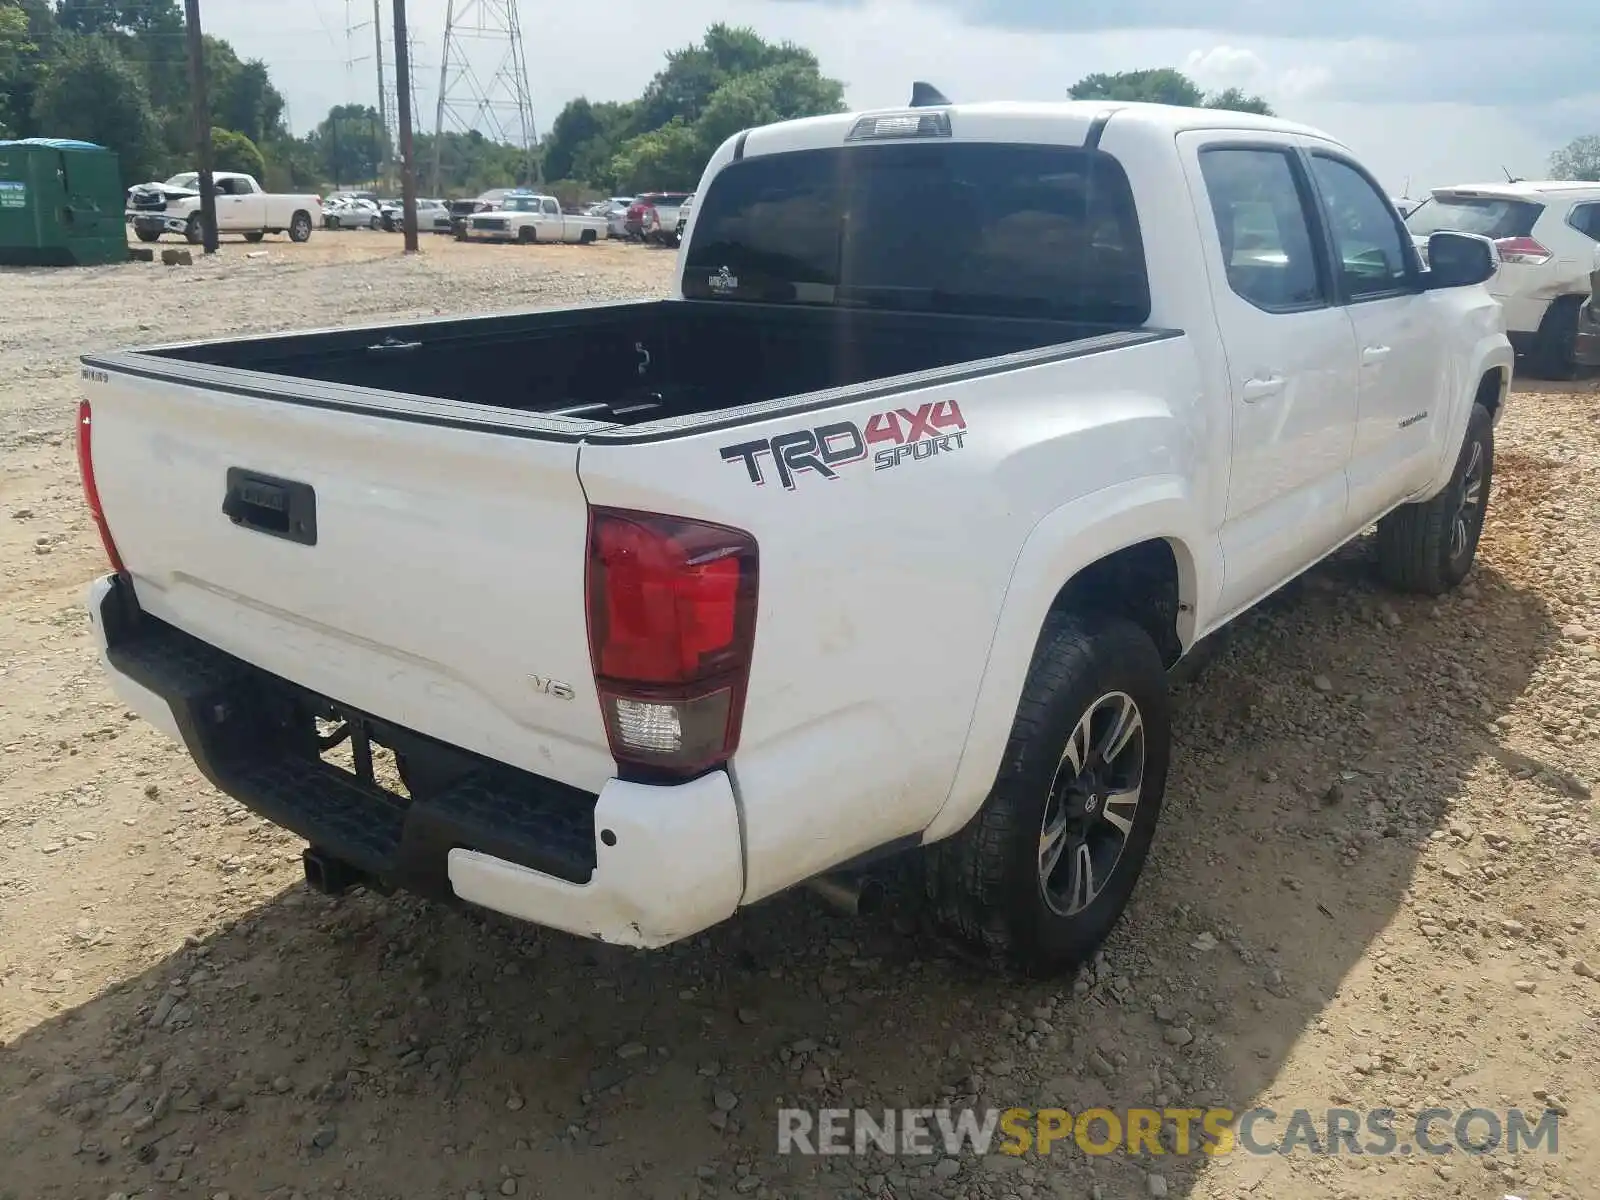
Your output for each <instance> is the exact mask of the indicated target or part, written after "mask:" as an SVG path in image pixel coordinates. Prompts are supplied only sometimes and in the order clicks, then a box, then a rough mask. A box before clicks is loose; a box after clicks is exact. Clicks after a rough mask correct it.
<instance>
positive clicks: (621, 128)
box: [543, 24, 844, 192]
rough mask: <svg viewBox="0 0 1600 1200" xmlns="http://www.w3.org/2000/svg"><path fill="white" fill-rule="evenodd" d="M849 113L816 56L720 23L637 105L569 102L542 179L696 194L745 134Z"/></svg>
mask: <svg viewBox="0 0 1600 1200" xmlns="http://www.w3.org/2000/svg"><path fill="white" fill-rule="evenodd" d="M843 106H844V85H843V84H841V83H840V82H839V81H838V80H836V79H830V78H828V77H827V76H825V75H823V74H822V68H821V64H820V63H818V61H817V56H816V55H814V54H812V53H811V51H809V50H807V49H805V48H804V47H801V46H796V45H794V44H793V43H790V42H781V43H774V42H768V41H766V40H764V39H763V38H761V37H760V36H759V35H758V34H756V33H755V32H754V31H753V30H750V29H745V28H739V27H735V26H730V25H725V24H717V25H713V26H711V28H710V29H708V30H706V33H705V36H704V37H703V38H702V39H701V40H700V41H699V42H698V43H697V44H695V45H693V46H686V47H683V48H681V49H678V50H673V51H670V52H669V53H668V54H667V63H666V66H665V67H663V68H662V69H661V70H660V71H658V72H657V73H656V75H655V77H654V78H653V79H652V80H651V81H650V83H649V85H648V86H647V87H646V88H645V90H644V94H643V95H641V96H640V97H639V98H638V99H637V100H635V101H632V102H629V103H626V104H596V103H593V102H591V101H589V100H587V99H579V100H574V101H572V102H571V103H570V104H568V105H567V107H566V108H564V109H563V110H562V111H561V113H560V115H558V116H557V117H556V119H555V121H554V122H553V123H552V125H551V128H550V134H549V136H548V137H547V138H546V139H545V141H544V145H543V152H544V163H545V173H546V175H547V176H548V177H549V178H553V179H566V178H571V179H574V180H577V181H581V182H584V183H588V184H590V185H592V186H593V187H595V188H597V189H602V190H604V191H608V192H610V191H621V190H631V189H637V188H641V187H643V188H651V187H662V188H688V187H693V186H694V185H695V183H696V181H698V179H699V177H700V174H701V172H702V171H703V170H704V169H705V164H706V160H707V159H708V158H710V156H711V154H712V153H713V152H714V151H715V150H716V148H717V147H718V146H719V145H721V144H722V142H723V141H724V140H726V139H727V138H728V137H730V136H732V135H733V134H735V133H737V132H739V131H740V130H741V129H748V128H750V127H751V126H753V125H761V124H766V123H768V122H771V121H782V120H788V119H791V118H794V117H808V116H815V115H817V114H819V113H827V112H837V111H839V110H840V109H841V108H842V107H843Z"/></svg>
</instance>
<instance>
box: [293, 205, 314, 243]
mask: <svg viewBox="0 0 1600 1200" xmlns="http://www.w3.org/2000/svg"><path fill="white" fill-rule="evenodd" d="M310 239H311V214H310V213H308V212H297V213H295V215H294V219H293V220H291V221H290V222H289V240H290V241H291V242H305V241H309V240H310Z"/></svg>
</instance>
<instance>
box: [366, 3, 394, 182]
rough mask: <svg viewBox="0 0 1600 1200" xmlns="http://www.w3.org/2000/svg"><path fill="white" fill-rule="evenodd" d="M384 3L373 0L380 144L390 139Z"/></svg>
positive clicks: (387, 179) (381, 156)
mask: <svg viewBox="0 0 1600 1200" xmlns="http://www.w3.org/2000/svg"><path fill="white" fill-rule="evenodd" d="M382 4H383V0H372V40H373V42H374V44H375V45H376V50H375V53H376V55H377V59H378V123H379V124H380V125H381V126H382V132H381V133H380V134H379V135H378V145H379V146H383V144H384V143H385V142H387V141H388V140H389V98H388V96H387V94H386V93H387V92H388V88H387V86H386V85H385V84H384V81H383V8H382ZM395 69H396V70H398V69H399V65H398V64H396V68H395ZM387 150H388V153H389V154H390V155H392V154H394V153H395V147H393V146H389V147H387ZM378 157H379V158H384V157H386V156H385V155H383V154H380V155H379V156H378ZM381 169H382V168H381V165H380V170H381ZM388 186H389V176H388V174H387V172H385V173H384V187H385V188H387V187H388Z"/></svg>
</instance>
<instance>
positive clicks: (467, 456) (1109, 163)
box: [79, 101, 1512, 971]
mask: <svg viewBox="0 0 1600 1200" xmlns="http://www.w3.org/2000/svg"><path fill="white" fill-rule="evenodd" d="M775 212H790V213H791V214H803V219H800V216H799V215H794V216H792V217H791V218H790V219H781V220H779V219H772V214H773V213H775ZM847 225H848V230H847V229H846V226H847ZM688 234H689V236H688V241H687V242H686V243H685V246H684V248H683V250H682V252H681V253H680V255H679V264H678V277H677V283H678V295H677V297H676V298H673V299H668V300H654V301H639V302H632V303H619V304H601V305H592V306H580V307H574V308H565V309H556V310H541V311H531V312H524V313H516V314H510V315H504V316H486V317H471V318H452V319H441V320H434V321H419V322H415V323H410V324H403V325H397V324H393V323H386V324H384V325H382V326H374V327H370V328H356V329H345V330H337V331H331V332H321V333H305V334H287V335H273V336H266V337H256V338H247V339H240V340H234V341H225V342H206V343H197V344H189V345H180V346H171V347H165V348H156V349H150V350H143V351H138V352H125V353H114V354H102V355H90V356H87V357H86V358H85V359H84V360H83V374H84V379H85V390H86V396H87V398H86V399H85V400H84V402H83V405H82V409H81V412H80V420H79V438H80V461H81V463H82V465H83V471H84V482H85V490H86V493H87V496H88V503H89V506H90V509H91V511H92V513H93V515H94V519H95V521H96V522H97V523H98V525H99V527H100V530H101V534H102V537H103V539H104V543H105V548H106V552H107V554H108V556H109V558H110V561H111V565H112V568H113V573H111V574H109V575H107V576H105V577H104V578H102V579H100V580H98V581H96V582H95V583H94V584H93V585H92V587H91V589H90V592H89V597H88V606H89V611H90V615H91V617H92V620H93V622H94V627H95V630H96V632H97V637H98V639H99V644H100V646H101V647H102V650H103V654H104V658H105V662H106V664H107V667H108V669H109V671H110V677H111V680H112V683H113V685H114V686H115V688H116V690H117V692H118V694H119V696H120V697H121V698H122V699H123V700H124V702H125V703H126V704H127V705H128V706H129V707H130V708H132V709H134V710H136V711H138V712H139V713H141V714H143V715H144V716H145V717H146V718H147V719H148V720H150V721H151V722H153V723H154V724H156V725H157V726H159V727H160V728H161V729H164V730H165V731H167V732H168V733H169V734H171V735H172V736H173V737H175V738H178V739H180V740H181V741H183V742H184V744H185V745H186V746H187V747H188V749H189V751H190V753H191V754H192V755H193V756H194V759H195V761H196V762H197V764H198V765H199V768H200V769H201V771H202V772H203V773H204V774H205V775H206V776H207V778H209V779H210V780H212V781H213V782H214V783H215V784H216V785H217V786H218V787H219V788H220V789H221V790H223V791H224V792H226V793H228V794H230V795H232V796H235V797H237V798H238V799H239V800H240V801H241V802H242V803H244V804H245V805H247V806H249V807H250V808H252V809H254V810H255V811H256V812H258V813H261V814H263V815H264V816H266V817H267V818H269V819H271V820H273V821H275V822H277V823H279V824H281V825H283V826H285V827H287V828H289V829H292V830H294V831H295V832H297V833H299V834H300V835H302V836H303V837H305V838H306V839H307V841H308V842H309V843H310V848H309V849H308V850H307V852H306V858H305V861H306V873H307V878H308V880H309V881H310V882H311V883H312V884H313V885H315V886H318V887H321V888H324V889H326V890H329V891H338V890H341V889H343V888H346V887H349V886H352V885H357V884H362V883H381V884H382V885H385V886H399V887H405V888H410V889H414V890H416V891H419V892H421V893H424V894H427V895H433V896H438V897H443V898H456V899H460V900H465V901H468V902H471V903H475V904H480V905H484V906H487V907H489V908H491V909H496V910H499V911H501V912H504V913H509V914H511V915H513V916H516V917H520V918H523V919H525V920H528V921H533V922H538V923H541V924H544V925H549V926H554V927H556V928H560V929H564V930H568V931H571V932H573V933H577V934H582V935H586V936H589V937H595V938H601V939H604V940H606V941H611V942H619V943H625V944H628V945H634V946H659V945H662V944H665V943H669V942H673V941H676V940H678V939H681V938H685V937H687V936H689V935H691V934H694V933H695V932H697V931H699V930H703V929H705V928H707V927H708V926H710V925H712V924H714V923H716V922H718V921H721V920H723V919H725V918H727V917H729V916H730V915H732V914H733V913H734V912H735V911H736V910H738V909H739V908H740V907H741V906H744V905H749V904H753V903H755V902H756V901H759V900H761V899H763V898H764V897H767V896H771V895H772V894H774V893H776V892H778V891H780V890H782V889H785V888H789V887H792V886H795V885H801V884H807V885H811V886H813V887H815V888H816V889H817V890H819V891H822V892H825V893H830V894H833V895H835V896H841V895H842V896H843V897H845V898H846V899H848V898H849V897H850V896H851V895H852V894H856V895H859V890H858V889H860V888H861V887H862V886H863V881H864V880H867V879H870V873H871V870H872V868H871V865H870V864H871V863H872V862H873V861H874V860H876V859H880V858H882V857H885V856H888V855H891V854H896V853H899V852H902V851H907V850H910V849H912V848H916V847H924V848H926V859H927V869H928V880H929V888H930V894H931V896H932V903H933V906H934V908H935V910H936V911H937V913H938V914H939V916H940V917H941V918H942V919H943V920H944V921H945V922H946V923H947V924H948V925H949V927H950V928H952V929H953V930H955V931H957V932H958V933H960V934H962V935H965V936H966V937H968V938H970V939H972V941H974V942H975V943H976V944H978V945H979V946H981V947H983V948H985V949H986V950H988V951H992V952H994V953H995V954H997V955H999V956H1003V957H1005V958H1009V959H1011V960H1014V961H1017V962H1019V963H1021V964H1022V965H1024V966H1026V967H1027V968H1029V969H1032V970H1039V971H1048V970H1052V969H1055V968H1058V967H1060V966H1062V965H1063V964H1066V963H1070V962H1073V961H1075V960H1078V959H1081V958H1082V957H1083V956H1084V955H1086V954H1089V953H1090V952H1091V951H1092V950H1093V949H1094V947H1095V946H1096V945H1098V944H1099V942H1100V941H1101V940H1102V939H1103V938H1104V937H1105V936H1106V934H1107V932H1108V931H1109V930H1110V929H1111V927H1112V925H1113V923H1114V922H1115V921H1116V919H1117V917H1118V915H1119V914H1120V913H1121V911H1122V910H1123V908H1124V906H1125V905H1126V904H1127V902H1128V900H1129V898H1130V896H1131V894H1132V892H1133V889H1134V885H1135V881H1136V880H1137V878H1138V876H1139V873H1140V870H1141V867H1142V865H1143V863H1144V861H1145V856H1146V852H1147V850H1148V848H1149V846H1150V843H1151V838H1152V836H1153V834H1154V832H1155V829H1156V824H1157V816H1158V813H1159V811H1160V808H1161V803H1162V795H1163V790H1164V787H1165V780H1166V774H1167V763H1168V757H1169V754H1170V752H1171V747H1170V740H1171V722H1170V718H1169V715H1168V700H1167V677H1168V671H1169V669H1171V668H1172V667H1174V666H1175V665H1176V664H1177V663H1178V662H1179V660H1180V659H1182V658H1183V657H1184V656H1185V655H1186V653H1187V652H1188V651H1189V650H1191V648H1193V647H1195V645H1196V644H1197V643H1199V642H1200V641H1201V640H1202V639H1203V638H1205V637H1206V636H1207V635H1209V634H1211V633H1213V632H1214V631H1216V630H1218V629H1219V628H1221V627H1222V626H1223V625H1224V624H1226V623H1227V622H1228V621H1230V620H1231V619H1232V618H1234V617H1235V616H1236V615H1238V614H1239V613H1241V612H1243V611H1244V610H1246V609H1248V608H1249V607H1251V606H1252V605H1254V604H1255V603H1256V602H1257V601H1259V600H1260V599H1262V598H1263V597H1264V596H1266V595H1268V594H1269V593H1271V592H1272V591H1274V590H1275V589H1276V588H1278V587H1279V586H1280V585H1282V584H1283V583H1285V582H1286V581H1288V580H1290V579H1292V578H1293V577H1295V576H1296V575H1298V574H1300V573H1301V572H1303V571H1304V570H1305V569H1306V568H1307V567H1309V566H1311V565H1312V564H1314V563H1315V562H1317V561H1318V560H1319V559H1321V558H1322V557H1324V556H1325V555H1327V554H1328V553H1330V552H1331V551H1332V550H1334V549H1335V548H1336V547H1338V546H1339V545H1340V544H1341V543H1343V542H1345V541H1347V540H1349V539H1351V538H1353V537H1355V536H1357V535H1358V534H1360V533H1361V532H1362V531H1363V530H1365V529H1367V528H1368V527H1369V526H1371V525H1372V524H1373V523H1374V522H1376V523H1377V525H1378V534H1377V539H1376V553H1377V559H1378V562H1379V565H1380V568H1381V571H1382V574H1383V576H1384V578H1385V579H1387V580H1388V581H1389V582H1390V583H1391V584H1392V585H1394V586H1395V587H1398V588H1403V589H1408V590H1413V591H1418V592H1423V593H1430V594H1431V593H1438V592H1442V591H1444V590H1446V589H1448V588H1450V587H1452V586H1454V585H1455V584H1457V583H1458V582H1460V581H1461V580H1462V578H1463V577H1464V576H1465V575H1466V574H1467V572H1468V570H1469V568H1470V566H1471V564H1472V561H1473V557H1474V554H1475V552H1476V548H1477V544H1478V538H1479V534H1480V531H1481V530H1482V528H1483V522H1484V514H1485V504H1486V501H1487V499H1488V496H1489V485H1490V478H1491V473H1492V468H1493V463H1494V430H1495V422H1496V420H1497V418H1498V417H1499V416H1500V413H1501V411H1502V407H1503V405H1504V403H1505V399H1506V393H1507V386H1508V383H1509V381H1510V375H1511V365H1512V353H1511V347H1510V345H1509V343H1508V342H1507V340H1506V336H1505V331H1504V328H1503V325H1502V318H1501V314H1500V308H1499V306H1498V305H1497V304H1496V303H1495V301H1494V300H1493V299H1492V298H1491V297H1490V296H1489V294H1488V292H1487V291H1486V290H1485V288H1484V287H1483V284H1484V282H1485V280H1487V279H1488V278H1489V277H1490V276H1491V275H1492V273H1493V271H1494V269H1495V255H1494V249H1493V246H1492V245H1491V243H1490V242H1489V241H1487V240H1486V239H1484V238H1481V237H1474V236H1468V235H1462V234H1454V233H1444V234H1439V235H1436V236H1435V237H1433V238H1432V239H1431V240H1430V243H1429V246H1428V253H1429V266H1428V267H1427V268H1426V269H1424V267H1423V265H1422V263H1421V261H1420V260H1419V258H1418V255H1417V253H1416V251H1415V249H1414V248H1413V246H1412V244H1411V241H1410V239H1409V237H1408V236H1407V233H1406V229H1405V227H1404V225H1403V224H1402V222H1401V219H1400V217H1399V215H1398V213H1397V212H1396V210H1395V208H1394V206H1393V205H1392V204H1391V203H1390V202H1389V200H1388V199H1387V198H1386V196H1385V195H1384V193H1383V192H1382V190H1380V189H1379V188H1378V187H1377V185H1376V184H1375V183H1374V181H1373V179H1372V177H1371V176H1370V174H1368V173H1367V172H1366V171H1365V170H1363V169H1362V167H1361V166H1360V165H1359V164H1358V163H1357V162H1356V161H1355V160H1354V158H1353V157H1352V156H1351V154H1350V153H1349V151H1348V150H1346V149H1345V148H1344V147H1343V146H1342V145H1340V144H1339V143H1338V142H1335V141H1333V140H1331V139H1330V138H1328V137H1326V136H1324V135H1322V134H1320V133H1317V132H1316V131H1315V130H1312V129H1307V128H1304V127H1301V126H1298V125H1291V124H1288V123H1286V122H1283V121H1279V120H1276V119H1272V118H1264V117H1255V116H1251V115H1247V114H1240V113H1232V112H1222V111H1216V110H1191V109H1184V108H1176V107H1167V106H1146V105H1135V104H1127V105H1119V104H1115V103H1105V102H1099V101H1097V102H1094V103H1068V104H992V105H985V104H972V105H968V104H956V105H946V104H939V105H936V106H931V107H915V108H909V109H905V110H895V111H885V112H873V113H855V114H840V115H837V116H824V117H817V118H813V119H810V120H804V121H796V122H792V123H786V124H780V125H774V126H768V127H763V128H758V129H753V130H749V131H747V132H745V133H742V134H740V135H738V136H737V137H736V138H733V139H730V140H729V141H728V142H727V143H726V144H725V145H723V146H722V147H721V148H720V149H719V150H718V151H717V152H716V154H715V155H714V156H713V157H712V159H711V162H710V164H709V165H708V166H707V168H706V171H705V174H704V176H703V178H702V180H701V184H700V187H699V189H698V191H697V193H696V202H695V209H694V217H693V220H692V222H691V225H690V228H689V231H688ZM152 480H159V487H153V486H152ZM346 743H347V745H345V744H346ZM374 745H379V746H384V747H388V748H389V749H391V750H393V751H394V752H395V754H396V762H397V764H398V767H399V772H400V777H401V779H402V780H403V782H404V787H403V788H399V787H395V786H390V785H385V784H384V783H382V782H381V780H380V779H379V778H378V777H377V776H375V774H374V771H373V767H372V754H373V749H372V748H373V746H374ZM336 753H337V754H338V755H341V756H342V757H334V756H335V754H336ZM1240 852H1241V853H1246V852H1248V848H1247V847H1241V850H1240Z"/></svg>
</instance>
